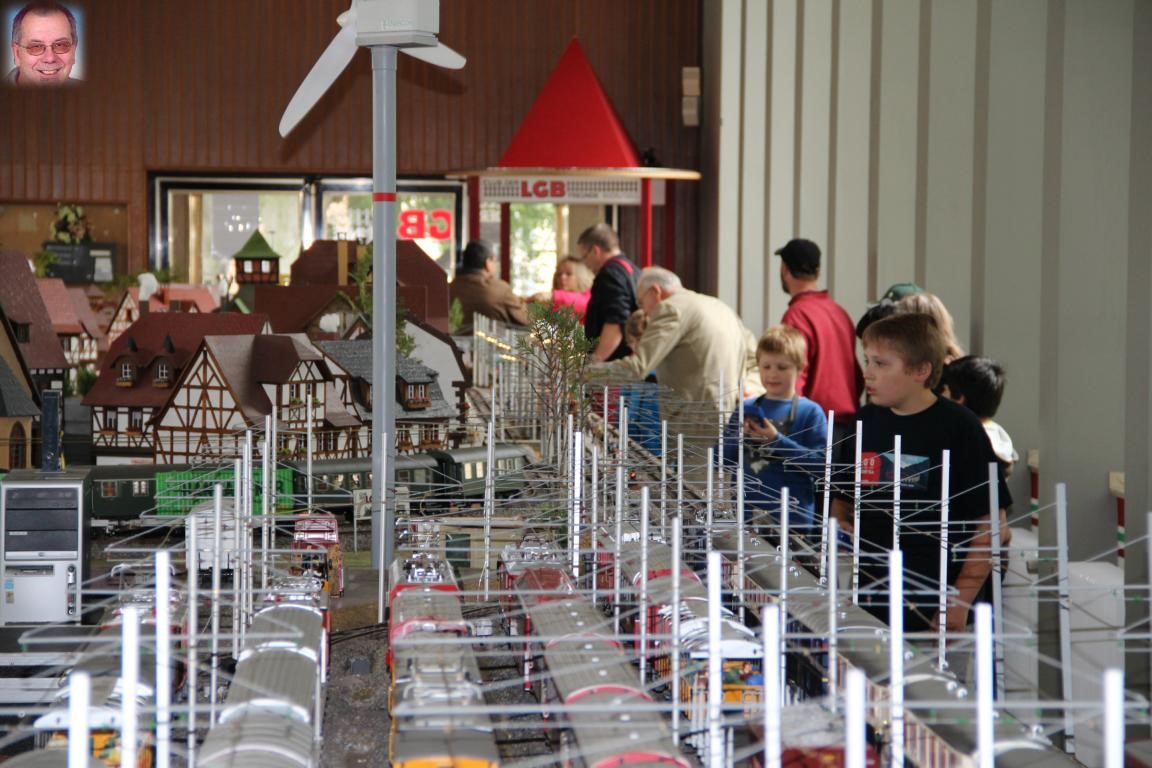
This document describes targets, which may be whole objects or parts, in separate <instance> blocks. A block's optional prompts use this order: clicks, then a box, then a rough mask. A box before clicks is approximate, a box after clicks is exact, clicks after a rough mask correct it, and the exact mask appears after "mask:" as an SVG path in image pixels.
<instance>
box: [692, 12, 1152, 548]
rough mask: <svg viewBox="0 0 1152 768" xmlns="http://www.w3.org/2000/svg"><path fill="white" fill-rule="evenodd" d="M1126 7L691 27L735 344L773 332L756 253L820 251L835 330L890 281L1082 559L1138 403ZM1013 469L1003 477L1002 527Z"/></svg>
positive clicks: (734, 21)
mask: <svg viewBox="0 0 1152 768" xmlns="http://www.w3.org/2000/svg"><path fill="white" fill-rule="evenodd" d="M1135 9H1136V4H1135V3H1134V2H1133V0H1103V1H1100V0H1053V1H1052V2H1047V1H1046V0H977V1H976V2H962V3H957V2H948V1H946V0H872V2H857V1H855V0H853V1H852V2H848V1H847V0H774V2H768V3H762V2H758V1H757V2H753V0H712V1H711V2H708V3H706V11H705V18H706V19H707V20H708V23H707V25H706V28H705V38H704V39H705V45H704V49H705V62H706V67H705V70H706V71H705V76H704V82H705V85H706V87H707V88H710V89H712V90H711V92H706V93H705V102H704V103H705V114H704V126H703V129H702V130H703V131H704V137H705V142H706V143H705V151H704V154H703V159H704V161H705V173H706V174H709V178H708V180H707V181H706V185H707V186H708V193H706V194H705V199H706V200H707V199H708V197H709V194H715V195H716V196H717V197H716V202H715V204H712V203H711V202H710V203H708V204H706V205H705V208H704V215H705V219H704V221H703V222H702V223H701V231H702V232H704V233H706V235H705V239H704V242H703V243H702V246H701V250H702V252H703V253H704V254H706V258H709V257H710V258H711V259H712V260H713V262H712V263H714V264H715V270H716V272H715V275H716V277H715V284H716V286H717V292H718V294H719V295H720V296H721V298H723V299H725V300H726V301H728V302H730V303H731V304H733V305H734V306H736V307H737V308H738V310H739V312H740V313H741V315H742V316H743V318H744V320H745V322H746V323H747V324H748V326H749V327H751V328H753V329H756V330H759V329H762V328H764V327H766V326H768V325H770V324H772V323H773V322H776V321H778V319H779V317H780V315H781V314H782V312H783V310H784V307H785V306H786V298H787V297H786V296H784V295H783V294H782V293H781V292H780V289H779V287H778V286H777V285H776V282H777V281H776V270H777V265H776V263H775V260H774V257H772V256H771V255H770V254H771V252H772V251H773V250H774V249H775V248H777V247H779V246H780V245H781V244H783V243H784V242H785V241H786V240H788V239H789V238H791V237H794V236H805V237H810V238H812V239H814V240H817V241H818V242H820V243H821V245H822V246H823V247H824V248H825V252H826V257H825V258H826V262H825V275H824V281H825V282H826V284H827V285H828V287H829V288H830V290H831V291H832V292H833V295H834V296H835V297H836V298H837V300H839V301H840V302H841V303H842V304H844V305H845V307H846V308H847V309H848V311H849V313H851V314H852V315H853V316H859V314H861V313H862V312H863V311H864V310H865V308H866V307H867V304H868V302H871V301H875V300H876V298H877V296H878V295H879V294H881V293H883V291H884V290H885V289H886V288H887V286H888V285H890V284H891V283H894V282H898V281H904V280H914V281H915V282H917V283H919V284H921V285H923V286H924V287H925V288H927V289H928V290H931V291H933V292H935V293H937V294H939V295H940V297H941V298H942V299H943V300H944V301H945V303H946V304H947V305H948V307H949V308H950V309H951V311H952V313H953V315H954V316H955V319H956V323H957V330H958V335H959V336H960V339H961V342H962V343H963V344H964V345H965V346H966V347H968V348H969V349H970V350H971V351H973V352H979V353H982V354H987V355H990V356H992V357H995V358H997V359H999V360H1001V361H1002V362H1003V363H1004V364H1005V365H1006V367H1007V369H1008V373H1009V384H1008V390H1007V395H1006V398H1005V401H1004V404H1003V407H1002V410H1001V417H1002V418H1001V421H1002V423H1003V424H1004V425H1005V427H1006V428H1007V429H1008V430H1009V432H1010V433H1011V434H1012V436H1013V437H1014V438H1015V440H1016V443H1017V446H1018V449H1019V451H1020V453H1021V455H1024V453H1025V451H1026V450H1027V449H1029V448H1039V449H1040V450H1041V455H1042V464H1043V480H1042V487H1043V491H1042V502H1044V503H1050V502H1051V501H1052V499H1053V493H1052V491H1051V484H1052V483H1054V482H1055V481H1056V480H1061V481H1064V482H1066V483H1068V487H1069V499H1070V502H1071V507H1072V511H1073V523H1072V539H1073V541H1074V542H1075V545H1074V549H1075V551H1074V552H1073V555H1074V556H1075V557H1080V558H1087V557H1091V556H1093V555H1095V554H1097V553H1099V552H1101V551H1104V550H1106V549H1108V548H1109V547H1112V546H1114V544H1115V531H1114V528H1112V527H1111V525H1110V524H1108V523H1110V521H1112V520H1113V519H1114V513H1113V511H1112V510H1113V505H1112V500H1111V499H1110V497H1109V495H1108V486H1107V476H1108V475H1107V473H1108V471H1109V470H1117V469H1121V468H1123V467H1124V466H1125V453H1124V444H1123V443H1124V441H1123V440H1122V439H1121V438H1120V435H1122V434H1123V431H1124V426H1125V424H1126V423H1127V422H1126V419H1125V413H1124V410H1125V409H1124V402H1125V395H1126V392H1127V391H1128V390H1129V389H1130V388H1131V387H1141V386H1143V385H1142V383H1141V382H1140V381H1138V380H1136V379H1132V380H1130V381H1126V379H1125V376H1124V371H1125V365H1126V359H1127V357H1126V351H1125V348H1124V344H1123V343H1120V341H1119V340H1121V339H1123V338H1124V333H1125V328H1126V314H1125V313H1126V303H1125V295H1124V290H1123V288H1122V286H1123V285H1124V281H1123V276H1124V275H1125V274H1126V272H1127V266H1128V263H1129V259H1130V258H1136V257H1141V258H1146V257H1147V254H1146V253H1143V254H1137V253H1134V252H1133V250H1132V249H1133V247H1135V245H1136V244H1135V243H1132V242H1131V239H1132V236H1131V234H1130V233H1129V223H1130V215H1131V214H1130V212H1129V202H1130V198H1131V196H1132V194H1133V192H1132V190H1131V189H1130V177H1131V176H1132V174H1133V173H1135V172H1136V171H1137V170H1138V169H1137V167H1136V166H1135V165H1134V164H1133V163H1134V159H1133V148H1134V147H1136V146H1137V145H1138V142H1136V141H1135V138H1134V137H1135V135H1136V134H1135V133H1134V131H1133V126H1132V121H1133V111H1132V103H1133V98H1134V82H1142V81H1134V80H1133V73H1134V71H1136V65H1135V61H1134V59H1133V51H1134V48H1135V47H1136V46H1137V40H1136V37H1138V36H1139V35H1140V34H1141V32H1140V30H1139V29H1138V28H1136V32H1135V35H1134V31H1133V30H1134V26H1133V22H1134V18H1135V13H1136V10H1135ZM1139 41H1140V42H1141V43H1142V44H1143V45H1145V46H1147V45H1152V39H1144V38H1139ZM717 70H719V72H720V77H721V78H722V80H723V82H717V80H716V77H717V75H716V71H717ZM733 81H734V82H735V83H736V84H737V85H736V86H735V87H733V86H732V82H733ZM1144 87H1145V88H1146V87H1147V85H1146V84H1145V85H1144ZM708 141H716V142H717V144H716V146H711V147H710V146H709V145H708V143H707V142H708ZM1142 172H1143V173H1147V171H1146V170H1144V171H1142ZM1147 218H1148V217H1147V216H1146V215H1145V216H1143V217H1141V219H1147ZM1026 475H1027V473H1026V472H1025V471H1021V472H1019V473H1017V475H1016V476H1015V477H1014V478H1013V479H1012V488H1013V492H1014V495H1015V497H1016V499H1017V501H1018V506H1019V508H1020V509H1021V510H1023V509H1025V507H1026V504H1027V499H1028V486H1027V477H1026ZM1102 521H1103V522H1104V523H1105V524H1101V522H1102Z"/></svg>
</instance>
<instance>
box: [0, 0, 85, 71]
mask: <svg viewBox="0 0 1152 768" xmlns="http://www.w3.org/2000/svg"><path fill="white" fill-rule="evenodd" d="M78 42H79V40H77V36H76V17H75V16H74V15H73V14H72V11H70V10H68V8H67V7H66V6H64V5H61V4H60V3H56V2H47V1H46V0H35V2H31V3H28V4H27V5H26V6H24V7H23V8H21V9H20V11H19V12H18V13H17V14H16V16H15V17H14V18H13V20H12V63H13V64H14V65H15V67H14V68H13V69H12V70H11V71H9V72H8V74H7V76H6V77H5V80H6V81H7V82H9V83H12V84H14V85H21V86H24V85H31V86H38V85H63V84H65V83H68V82H69V81H70V80H71V79H72V78H70V77H69V75H70V74H71V72H72V66H73V65H74V64H75V63H76V45H77V43H78Z"/></svg>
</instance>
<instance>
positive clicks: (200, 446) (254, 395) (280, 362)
mask: <svg viewBox="0 0 1152 768" xmlns="http://www.w3.org/2000/svg"><path fill="white" fill-rule="evenodd" d="M346 378H347V374H346V373H345V372H344V371H342V370H338V369H337V370H335V371H334V370H333V366H332V364H331V363H330V362H329V361H328V360H327V359H326V358H325V357H324V355H323V354H321V352H320V350H319V349H317V348H316V347H315V346H313V345H312V343H311V342H310V341H309V340H308V337H307V336H305V335H304V334H298V333H297V334H266V335H257V336H208V337H205V339H204V341H203V343H202V344H201V345H200V348H199V349H198V350H197V351H196V354H195V355H194V356H193V358H192V360H191V361H190V363H189V365H188V367H187V369H186V370H185V372H184V374H183V376H181V378H180V381H179V382H178V383H177V385H176V391H175V392H174V393H173V396H172V397H171V398H170V399H169V401H168V403H167V404H166V405H165V407H164V409H163V410H162V411H161V412H160V413H159V414H158V415H157V417H156V419H155V432H156V460H157V462H158V463H187V462H196V461H203V460H220V459H224V458H232V457H235V456H237V455H238V453H239V451H240V448H241V446H242V444H243V439H244V432H245V430H247V429H250V428H251V429H262V428H263V427H264V425H265V419H266V417H269V416H272V414H273V406H275V418H276V422H277V437H278V439H277V458H279V459H298V458H303V457H304V456H305V455H306V452H307V440H308V432H309V425H311V432H312V439H313V450H312V456H313V457H314V458H317V459H325V458H350V457H358V456H363V455H367V453H368V452H369V450H370V446H371V437H370V435H369V433H368V431H367V427H366V426H365V425H364V423H363V421H362V420H361V419H360V417H359V415H358V414H357V413H356V410H355V408H353V407H351V406H350V404H348V403H346V402H345V401H344V400H343V398H342V393H343V392H345V391H346V387H344V385H343V381H342V380H343V379H346ZM309 404H311V410H309Z"/></svg>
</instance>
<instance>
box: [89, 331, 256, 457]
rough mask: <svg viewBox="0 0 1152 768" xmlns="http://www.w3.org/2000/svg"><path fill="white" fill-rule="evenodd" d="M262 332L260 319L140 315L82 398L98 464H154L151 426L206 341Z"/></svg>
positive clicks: (102, 364)
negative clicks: (88, 409) (90, 420)
mask: <svg viewBox="0 0 1152 768" xmlns="http://www.w3.org/2000/svg"><path fill="white" fill-rule="evenodd" d="M266 331H267V319H266V318H265V317H264V316H263V315H243V314H239V313H235V312H213V313H207V314H200V313H191V314H189V313H175V312H173V313H169V312H161V313H156V314H153V313H148V314H145V315H143V316H142V317H141V318H140V319H139V320H137V321H136V322H135V323H133V324H132V325H131V326H130V327H129V328H128V329H127V330H126V331H125V332H124V333H123V334H121V335H120V336H119V337H118V338H117V339H116V340H115V341H114V342H112V344H111V345H110V346H109V349H108V353H107V354H106V355H105V356H104V361H103V362H102V363H101V365H100V368H99V376H98V377H97V379H96V383H95V384H94V385H93V386H92V389H91V390H89V392H88V394H87V395H86V396H85V398H84V404H85V405H87V406H89V407H90V408H91V411H92V450H93V455H94V457H95V459H96V463H97V464H127V463H151V462H153V461H154V460H155V457H156V446H155V433H154V430H153V427H152V424H151V422H152V420H153V418H154V417H155V416H156V414H157V413H158V412H159V411H160V409H161V408H162V407H163V406H164V405H165V403H167V402H168V400H169V398H170V397H171V396H172V393H173V392H174V390H175V387H176V383H177V382H178V381H179V380H180V378H181V375H182V374H183V373H184V372H185V368H186V366H187V363H188V361H189V359H190V358H191V357H192V356H193V354H194V353H195V352H196V351H197V350H198V349H199V347H200V343H201V342H202V341H203V339H204V337H205V336H208V335H216V336H220V335H237V334H244V335H249V336H251V335H253V334H260V333H264V332H266Z"/></svg>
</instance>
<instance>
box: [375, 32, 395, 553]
mask: <svg viewBox="0 0 1152 768" xmlns="http://www.w3.org/2000/svg"><path fill="white" fill-rule="evenodd" d="M370 50H371V51H372V150H373V151H372V499H373V505H372V566H373V567H374V568H380V569H384V568H387V567H388V566H389V565H390V564H391V563H392V553H393V549H394V547H395V536H396V505H395V503H393V475H392V473H393V471H394V468H395V466H396V462H395V461H393V460H391V459H392V458H393V454H394V453H395V445H396V397H395V389H396V388H395V382H396V232H395V227H394V223H395V221H396V49H395V48H394V47H392V46H390V45H373V46H372V47H371V48H370ZM385 438H387V444H386V443H385ZM385 451H387V452H388V453H387V456H388V460H386V459H385ZM381 525H383V526H384V536H383V537H381V536H380V526H381ZM381 538H383V542H384V544H383V551H380V549H381V545H380V541H381Z"/></svg>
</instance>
